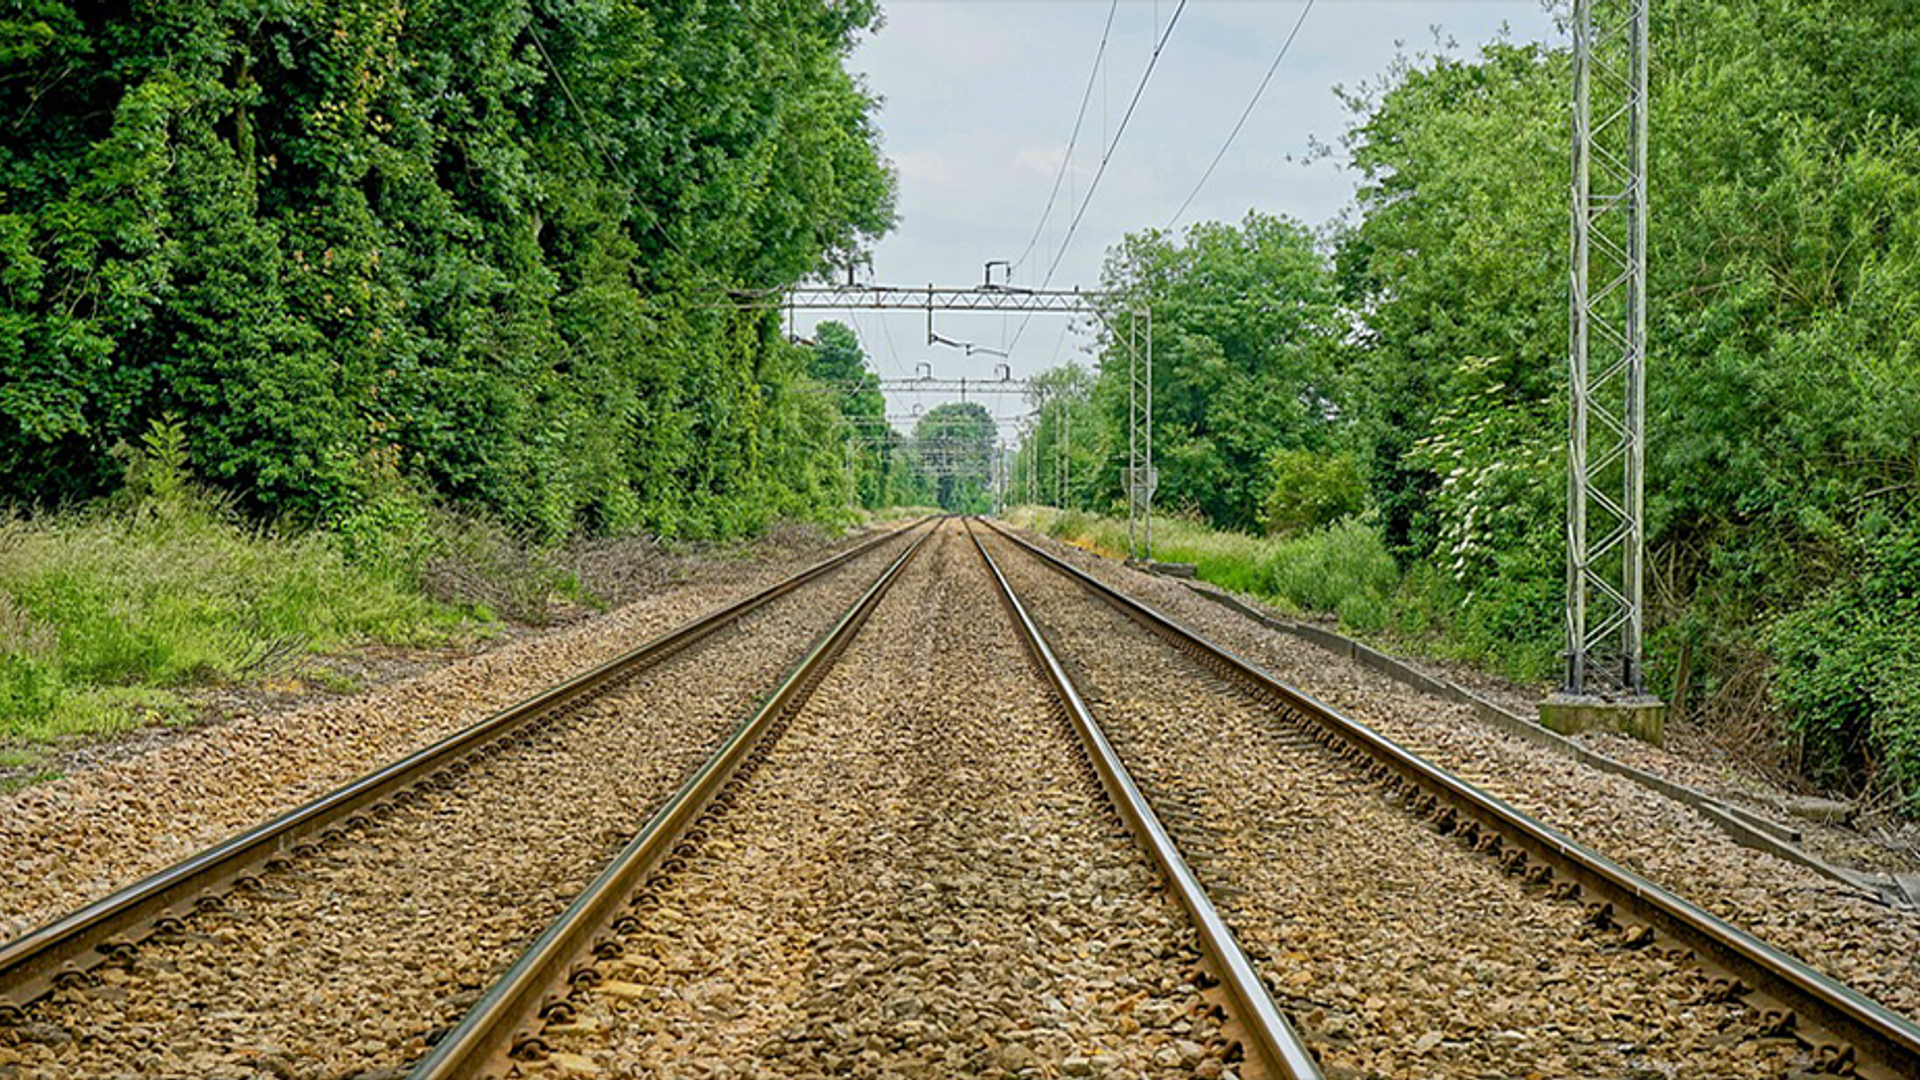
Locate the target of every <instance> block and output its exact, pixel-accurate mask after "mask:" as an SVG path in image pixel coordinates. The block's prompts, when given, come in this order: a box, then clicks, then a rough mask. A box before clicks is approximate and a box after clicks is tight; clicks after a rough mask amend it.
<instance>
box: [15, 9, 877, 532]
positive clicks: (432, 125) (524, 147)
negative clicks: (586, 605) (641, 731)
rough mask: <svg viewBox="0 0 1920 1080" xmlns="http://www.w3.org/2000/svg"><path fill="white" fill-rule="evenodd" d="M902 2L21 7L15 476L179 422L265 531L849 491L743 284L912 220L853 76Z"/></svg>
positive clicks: (95, 473) (57, 497) (94, 469)
mask: <svg viewBox="0 0 1920 1080" xmlns="http://www.w3.org/2000/svg"><path fill="white" fill-rule="evenodd" d="M878 21H879V20H878V14H877V10H876V8H875V7H874V5H873V4H872V3H871V2H869V0H852V2H826V0H768V2H765V3H751V4H749V3H744V2H738V0H678V2H675V3H671V4H666V5H661V4H643V3H639V2H638V0H507V2H504V3H499V4H492V5H459V4H455V5H446V4H439V5H435V4H428V5H424V6H423V5H406V4H403V3H401V2H400V0H374V2H372V3H361V2H357V0H356V2H352V3H349V2H346V0H314V2H311V3H302V4H286V3H280V2H272V0H222V2H218V3H207V4H172V5H168V4H155V3H146V2H142V3H135V4H133V5H131V6H130V7H123V8H115V7H113V6H111V5H110V6H107V7H104V8H103V7H101V6H99V5H87V4H80V3H74V2H71V0H30V2H26V3H22V4H15V5H13V6H11V7H10V8H9V9H8V11H7V12H6V13H5V14H3V15H0V107H4V110H5V112H4V115H5V116H6V117H7V118H8V119H7V120H6V121H4V123H6V124H7V125H8V130H7V137H6V138H5V139H4V140H0V464H3V465H4V466H5V468H6V476H7V479H6V480H5V481H4V483H5V484H6V485H7V488H6V492H5V494H6V495H7V496H8V497H9V498H11V499H14V500H18V501H30V502H53V501H61V500H65V499H72V498H80V497H86V496H89V495H93V494H97V493H100V492H102V491H106V490H109V489H111V488H112V487H113V486H114V485H115V484H117V483H118V482H119V473H118V471H117V470H116V469H115V468H114V467H113V465H112V459H111V457H110V456H109V453H108V452H109V450H110V449H111V448H112V447H114V446H115V445H116V444H118V443H122V442H125V441H129V440H131V439H133V438H135V437H137V436H138V434H139V432H141V431H144V430H145V429H146V428H147V425H148V424H149V422H150V421H151V420H152V419H153V418H155V417H158V416H160V415H162V414H165V413H173V414H176V415H178V416H179V417H180V418H181V419H182V421H183V422H184V423H185V430H186V433H187V438H188V441H189V443H190V444H191V445H190V450H191V452H192V455H193V458H194V460H195V461H196V462H199V463H200V466H201V473H202V475H203V477H204V478H205V479H207V480H209V481H211V482H214V483H217V484H220V485H222V486H224V487H226V488H228V489H229V490H231V491H233V492H235V493H237V494H238V495H240V496H241V498H242V499H243V500H244V503H245V504H246V505H248V506H249V507H251V508H252V509H253V510H255V511H256V512H257V513H259V514H262V515H269V516H277V515H281V514H292V515H295V516H297V517H304V518H309V519H317V520H332V521H341V520H344V519H346V518H348V517H351V516H352V515H353V514H354V513H355V512H356V508H357V507H358V506H360V505H361V504H363V503H365V502H366V501H368V500H369V499H371V498H373V497H374V494H373V493H374V489H376V488H379V489H381V490H385V489H386V487H387V486H390V485H391V484H392V483H393V482H395V481H398V482H401V483H402V484H403V485H404V486H409V487H412V488H413V489H415V490H417V491H419V492H421V493H422V494H426V495H431V496H438V497H443V498H447V499H450V500H453V501H457V502H460V503H464V504H468V505H471V506H474V507H477V508H482V509H486V510H490V511H493V512H495V513H498V514H500V515H502V516H504V517H505V518H506V519H508V520H509V521H510V522H511V523H513V524H516V525H518V526H521V527H523V528H525V529H528V530H530V531H533V532H536V533H540V534H544V535H547V536H558V535H560V534H562V533H565V532H567V531H570V530H573V529H593V530H603V531H612V530H623V529H631V528H641V527H646V528H651V529H655V530H658V531H661V532H666V533H711V532H727V531H733V530H737V529H740V528H745V527H749V526H750V525H751V523H752V522H753V521H755V520H757V519H758V518H760V517H761V516H763V510H764V508H765V507H768V506H776V505H777V506H780V507H783V508H785V509H787V510H792V511H795V512H804V513H809V514H820V513H829V512H833V509H834V508H835V507H837V506H838V505H839V503H840V501H841V499H840V498H839V497H838V495H837V493H835V492H834V491H833V490H832V488H833V485H826V486H824V487H823V486H821V485H819V484H817V483H815V480H816V479H817V478H818V477H819V476H821V475H825V473H824V472H823V470H825V469H826V468H827V466H828V465H831V466H832V468H833V469H834V470H835V471H838V470H839V469H840V468H841V466H840V464H839V462H840V454H841V449H842V447H841V444H840V443H839V441H838V439H837V437H836V436H835V435H834V434H833V433H832V430H831V425H830V424H829V425H828V426H827V427H826V428H824V429H820V430H818V431H816V430H815V427H814V426H813V425H811V424H800V425H798V426H795V423H794V422H795V421H796V420H797V418H799V417H802V416H805V415H811V410H812V408H813V406H811V405H808V404H806V403H804V402H787V401H784V400H782V397H783V395H785V394H786V393H787V392H788V391H789V390H790V389H793V388H795V387H797V386H798V382H797V374H798V369H797V368H796V367H795V364H796V361H795V360H794V359H793V358H792V357H790V356H789V355H788V354H787V351H786V346H785V345H784V344H782V343H781V342H780V341H779V338H778V335H777V333H776V332H775V330H776V327H775V320H774V319H773V317H772V316H771V315H768V314H757V313H751V312H748V313H739V312H726V311H720V310H716V309H715V307H714V304H713V301H714V299H715V298H716V296H718V295H719V294H720V293H721V292H722V291H723V290H738V289H748V290H757V289H768V288H777V287H779V286H782V285H785V284H787V283H790V282H792V281H795V280H797V279H799V278H800V277H802V276H805V275H807V274H810V273H813V272H816V271H820V270H823V269H825V268H827V267H830V266H833V265H837V264H839V263H843V262H845V261H846V260H847V259H849V258H850V257H852V255H853V254H854V253H855V252H857V251H858V249H860V248H861V247H862V246H863V245H865V244H867V243H869V242H870V241H871V240H872V239H873V238H874V237H876V236H877V235H879V234H880V233H881V232H883V231H884V230H885V229H886V228H887V227H888V226H889V224H890V223H891V221H892V215H893V178H892V175H891V173H890V171H889V169H888V168H887V166H886V165H885V163H884V161H883V160H882V158H881V156H880V154H879V150H878V138H877V133H876V131H875V129H874V127H873V121H872V117H873V113H874V110H875V107H876V103H875V99H874V98H873V96H872V95H871V94H870V93H869V92H868V91H867V90H866V88H865V87H864V86H862V85H861V84H860V83H859V82H858V81H857V80H856V79H855V78H854V77H852V76H851V75H849V74H848V73H847V71H846V69H845V61H846V58H847V55H848V52H849V50H850V49H851V48H852V46H853V44H854V42H855V40H856V39H857V37H858V35H860V34H862V33H865V32H867V31H870V30H872V29H874V28H876V27H877V25H878ZM793 440H798V442H794V441H793ZM795 453H799V454H801V455H802V456H803V457H804V458H805V459H806V461H807V462H808V464H807V465H806V466H805V467H797V466H796V467H792V468H789V466H792V465H793V462H792V461H790V460H789V459H790V456H791V455H792V454H795ZM816 458H817V459H818V460H817V461H816V460H815V459H816ZM783 470H785V471H783ZM789 484H791V485H792V486H788V485H789ZM796 500H797V501H796Z"/></svg>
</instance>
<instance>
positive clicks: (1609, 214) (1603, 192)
mask: <svg viewBox="0 0 1920 1080" xmlns="http://www.w3.org/2000/svg"><path fill="white" fill-rule="evenodd" d="M1649 15H1650V12H1649V2H1648V0H1575V3H1574V18H1573V38H1574V50H1573V162H1572V164H1573V178H1572V193H1571V195H1572V199H1571V201H1572V210H1573V230H1572V259H1571V273H1570V276H1569V307H1570V315H1571V326H1570V335H1569V350H1568V352H1569V376H1570V378H1569V393H1570V400H1569V409H1568V424H1569V430H1568V446H1567V607H1566V635H1567V668H1566V686H1565V689H1566V691H1567V692H1568V693H1569V694H1573V695H1576V696H1579V695H1586V694H1591V693H1595V692H1602V693H1604V692H1610V691H1623V692H1625V693H1627V694H1629V695H1634V696H1638V695H1641V694H1643V693H1644V690H1645V685H1644V672H1643V651H1644V646H1645V629H1646V618H1645V616H1646V612H1645V584H1644V577H1645V571H1644V565H1643V560H1644V549H1645V540H1646V537H1645V468H1646V439H1645V434H1646V329H1647V315H1646V297H1647V129H1648V67H1647V52H1648V30H1649V21H1650V18H1649ZM1615 549H1618V550H1615Z"/></svg>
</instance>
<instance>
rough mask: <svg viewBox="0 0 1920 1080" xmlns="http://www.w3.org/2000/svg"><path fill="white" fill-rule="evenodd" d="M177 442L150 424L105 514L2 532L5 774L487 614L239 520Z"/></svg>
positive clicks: (100, 510)
mask: <svg viewBox="0 0 1920 1080" xmlns="http://www.w3.org/2000/svg"><path fill="white" fill-rule="evenodd" d="M183 442H184V440H183V436H182V432H181V428H180V426H179V425H178V424H161V425H157V426H156V427H155V429H154V430H153V431H152V432H150V433H149V435H148V438H147V440H146V445H145V448H144V450H143V451H142V452H141V453H140V454H139V455H138V456H137V457H136V458H135V459H134V462H133V467H132V468H131V469H130V473H131V475H132V478H133V479H132V482H131V483H130V484H129V485H128V486H127V488H126V489H125V490H124V491H123V493H122V495H121V497H120V498H118V499H116V500H115V501H113V502H111V503H101V504H96V505H94V506H90V507H87V508H84V509H79V510H70V511H64V512H49V513H41V514H33V515H17V516H14V517H11V518H9V519H7V520H5V521H4V522H0V747H5V748H7V749H8V750H9V752H10V754H11V756H12V757H14V758H15V759H17V760H15V761H14V763H13V764H14V766H15V767H17V766H19V765H20V764H23V763H28V762H30V761H32V760H34V759H35V757H36V755H37V749H36V748H37V747H39V746H41V745H44V744H48V743H56V742H60V741H64V740H67V739H70V738H73V737H89V736H96V735H100V734H107V733H111V732H115V731H119V730H123V729H126V728H129V727H133V726H138V725H142V724H150V723H155V722H172V721H178V720H184V719H187V718H189V717H190V715H191V708H190V706H189V704H188V702H187V700H186V699H185V698H183V697H182V696H181V694H180V693H179V691H180V690H182V689H184V688H188V687H194V686H206V685H210V684H218V683H227V682H234V681H240V680H244V679H248V678H251V677H254V676H258V675H264V674H273V673H276V672H277V671H280V670H282V669H284V668H286V667H287V666H288V665H289V664H290V663H291V662H292V661H293V660H294V658H295V657H297V656H299V655H300V654H302V653H305V652H309V651H314V650H326V649H333V648H337V647H340V646H343V645H348V644H358V643H361V642H368V641H374V642H386V643H393V644H429V643H438V642H442V641H445V640H447V639H448V638H449V637H450V636H452V635H456V634H466V633H471V632H473V631H474V630H476V629H478V628H480V627H481V626H482V624H484V623H485V622H486V621H487V620H488V619H489V618H490V614H489V612H487V611H486V610H485V609H484V608H465V609H463V608H459V607H455V606H452V605H449V604H446V603H442V602H439V601H437V600H434V599H432V598H431V597H429V596H428V595H427V594H426V593H425V592H423V591H422V589H421V588H420V584H419V581H418V579H417V576H416V571H417V567H409V566H406V565H404V564H402V563H401V562H399V561H398V560H389V561H387V562H384V563H381V564H377V565H376V564H369V563H367V562H365V561H360V560H355V559H353V558H351V557H350V556H349V554H348V552H347V551H345V550H343V548H342V545H341V544H340V543H339V542H338V541H337V539H336V538H334V537H330V536H328V535H325V534H321V533H314V532H309V531H295V532H290V533H289V532H281V531H278V530H273V529H267V528H262V527H259V526H255V525H251V524H248V523H247V522H246V521H245V520H244V519H242V518H241V517H240V516H238V515H237V514H236V513H235V512H234V511H233V509H232V508H231V507H230V506H228V505H227V504H226V503H225V502H224V501H223V500H221V499H220V498H218V497H217V496H215V495H213V494H211V493H209V492H207V491H204V490H202V489H199V488H197V487H196V486H195V485H194V484H193V483H192V482H191V478H190V476H189V474H188V472H187V464H188V463H187V459H186V457H185V454H184V452H183V449H182V446H183ZM426 546H427V545H425V544H424V543H421V544H420V545H419V548H420V549H424V548H425V547H426Z"/></svg>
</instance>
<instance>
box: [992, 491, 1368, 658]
mask: <svg viewBox="0 0 1920 1080" xmlns="http://www.w3.org/2000/svg"><path fill="white" fill-rule="evenodd" d="M1014 519H1015V520H1016V521H1017V522H1018V523H1020V524H1023V525H1027V526H1030V527H1032V528H1036V529H1038V530H1040V531H1041V532H1044V533H1046V534H1047V535H1049V536H1053V537H1057V538H1059V539H1062V540H1065V541H1067V542H1068V543H1072V544H1077V545H1080V546H1082V547H1087V548H1090V549H1093V550H1096V551H1099V552H1101V553H1102V554H1106V555H1116V556H1117V555H1124V554H1126V551H1127V524H1126V522H1124V521H1119V520H1115V519H1113V518H1105V517H1099V516H1096V515H1092V514H1085V513H1081V512H1078V511H1068V512H1061V511H1056V510H1048V509H1040V508H1023V509H1021V510H1017V511H1015V513H1014ZM1153 555H1154V558H1156V559H1159V560H1161V561H1163V562H1185V563H1192V564H1193V565H1194V567H1195V569H1196V570H1197V572H1198V573H1199V575H1200V578H1201V579H1202V580H1204V581H1209V582H1212V583H1213V584H1215V585H1218V586H1220V587H1222V588H1225V589H1231V590H1233V591H1234V592H1239V593H1245V594H1247V595H1250V596H1255V597H1259V598H1260V599H1263V600H1266V601H1268V602H1270V603H1274V604H1276V605H1278V606H1280V607H1282V608H1284V609H1287V610H1290V611H1293V612H1296V613H1317V614H1328V615H1335V616H1337V617H1338V618H1339V619H1340V621H1341V622H1342V623H1343V624H1345V625H1347V626H1349V627H1351V628H1352V629H1355V630H1361V631H1367V632H1374V631H1379V630H1382V629H1384V628H1386V626H1387V625H1388V623H1389V621H1390V619H1391V615H1392V611H1393V605H1392V597H1393V594H1394V591H1395V589H1396V588H1397V587H1398V586H1399V582H1400V572H1399V570H1398V568H1397V567H1396V566H1395V565H1394V561H1393V557H1392V556H1391V555H1389V554H1388V553H1387V549H1386V545H1385V544H1384V543H1383V542H1382V541H1381V539H1380V535H1379V533H1378V532H1376V531H1375V530H1374V529H1373V528H1372V527H1371V526H1369V525H1366V524H1364V523H1362V522H1359V521H1356V520H1353V519H1348V520H1346V521H1341V522H1337V523H1335V524H1333V525H1329V526H1327V527H1325V528H1322V529H1318V530H1315V531H1313V532H1309V533H1304V534H1301V535H1298V536H1292V537H1285V538H1279V537H1261V536H1249V535H1247V534H1246V533H1237V532H1226V531H1223V530H1219V529H1213V528H1209V527H1207V526H1205V525H1200V524H1197V523H1195V522H1191V521H1185V520H1181V519H1179V518H1159V517H1156V518H1154V519H1153Z"/></svg>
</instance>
